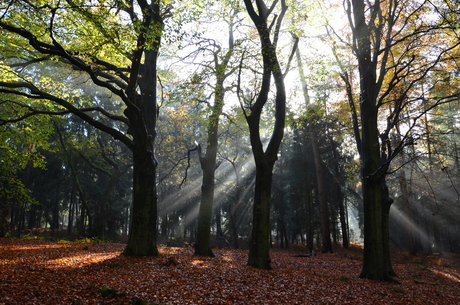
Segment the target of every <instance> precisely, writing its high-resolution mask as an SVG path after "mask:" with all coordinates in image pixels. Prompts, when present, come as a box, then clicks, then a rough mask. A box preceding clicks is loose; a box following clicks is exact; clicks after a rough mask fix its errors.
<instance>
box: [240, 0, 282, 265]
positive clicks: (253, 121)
mask: <svg viewBox="0 0 460 305" xmlns="http://www.w3.org/2000/svg"><path fill="white" fill-rule="evenodd" d="M255 2H256V5H257V7H258V8H259V9H262V10H265V9H266V7H265V3H264V1H263V0H256V1H255ZM244 3H245V6H246V9H247V11H248V14H249V16H250V17H251V20H252V21H253V23H254V25H255V26H256V28H257V31H258V34H259V39H260V43H261V55H262V58H263V73H262V83H261V87H260V90H259V92H258V95H257V99H256V101H255V102H254V104H253V105H252V108H251V114H250V115H248V114H247V113H245V115H246V121H247V123H248V126H249V136H250V140H251V147H252V152H253V155H254V161H255V164H256V185H255V190H254V192H255V193H254V206H253V223H252V240H251V244H250V250H249V258H248V265H250V266H253V267H256V268H262V269H271V266H270V254H269V251H270V197H271V184H272V177H273V166H274V165H275V162H276V160H277V155H278V151H279V147H280V144H281V140H282V139H283V135H284V125H285V120H286V90H285V87H284V75H283V73H282V71H281V67H280V64H279V61H278V57H277V54H276V43H275V42H276V41H277V39H278V36H277V35H278V33H279V30H280V26H281V22H282V20H283V16H284V14H285V13H286V10H287V6H286V3H285V1H284V0H282V1H281V12H280V15H279V16H278V18H277V19H276V24H275V25H274V28H275V38H274V41H275V42H272V41H271V38H270V29H271V26H270V29H269V27H268V24H267V18H268V16H267V14H266V12H265V11H259V14H257V13H256V11H255V9H254V6H253V3H252V1H251V0H244ZM272 76H273V79H274V83H275V87H276V94H275V103H274V104H275V115H274V117H275V121H274V127H273V131H272V134H271V137H270V138H269V139H268V144H267V146H266V149H265V151H264V145H263V143H262V139H261V134H260V118H261V114H262V111H263V108H264V106H265V105H266V103H267V101H268V96H269V93H270V87H271V84H270V83H271V78H272Z"/></svg>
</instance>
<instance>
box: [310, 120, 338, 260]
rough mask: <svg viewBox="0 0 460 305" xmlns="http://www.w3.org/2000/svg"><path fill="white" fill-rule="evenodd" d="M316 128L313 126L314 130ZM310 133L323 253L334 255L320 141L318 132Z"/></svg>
mask: <svg viewBox="0 0 460 305" xmlns="http://www.w3.org/2000/svg"><path fill="white" fill-rule="evenodd" d="M314 127H316V126H311V128H313V130H314V129H315V128H314ZM313 130H312V131H310V138H311V143H312V150H313V159H314V161H315V169H316V187H317V190H318V194H317V198H318V203H319V219H320V224H321V252H322V253H332V252H333V249H332V243H331V232H330V224H329V211H328V206H327V200H326V191H325V188H324V174H323V167H322V161H321V155H320V151H319V144H318V139H316V137H315V134H318V132H317V131H313Z"/></svg>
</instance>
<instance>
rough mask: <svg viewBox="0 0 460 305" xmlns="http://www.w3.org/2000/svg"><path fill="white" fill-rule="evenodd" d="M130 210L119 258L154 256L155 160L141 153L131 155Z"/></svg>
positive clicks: (136, 152)
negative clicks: (131, 185) (126, 238)
mask: <svg viewBox="0 0 460 305" xmlns="http://www.w3.org/2000/svg"><path fill="white" fill-rule="evenodd" d="M133 161H134V166H133V209H132V216H131V217H132V221H131V226H130V229H129V239H128V244H127V246H126V248H125V250H124V251H123V253H122V254H123V255H135V256H158V255H159V252H158V249H157V245H156V232H157V228H156V223H157V222H156V219H157V198H156V189H155V182H156V179H155V178H156V177H155V168H156V164H155V160H154V159H153V156H152V155H151V154H149V153H148V152H146V151H145V150H142V149H141V150H140V151H134V152H133Z"/></svg>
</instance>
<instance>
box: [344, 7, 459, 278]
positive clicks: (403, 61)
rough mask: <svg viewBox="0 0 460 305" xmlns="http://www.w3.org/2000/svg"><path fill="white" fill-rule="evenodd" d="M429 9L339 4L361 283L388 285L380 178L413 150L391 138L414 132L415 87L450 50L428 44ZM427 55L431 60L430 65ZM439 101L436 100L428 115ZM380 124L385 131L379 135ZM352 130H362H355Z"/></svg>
mask: <svg viewBox="0 0 460 305" xmlns="http://www.w3.org/2000/svg"><path fill="white" fill-rule="evenodd" d="M430 6H431V4H430V3H429V2H428V1H426V2H425V1H422V2H416V1H414V2H410V3H406V2H405V3H404V5H403V3H402V2H401V1H399V0H388V1H383V2H382V1H374V2H366V1H363V0H350V1H346V2H345V9H346V12H347V15H348V19H349V23H350V27H351V31H352V35H353V36H352V43H351V45H350V46H351V48H352V50H353V54H354V56H355V57H356V60H357V66H358V71H359V80H360V81H359V100H360V102H359V105H360V109H359V110H360V122H357V115H355V114H356V113H357V112H356V108H355V104H354V102H353V99H354V94H353V92H352V89H351V81H350V74H348V73H346V72H344V71H343V70H342V74H341V77H342V79H343V80H344V82H345V84H346V87H347V95H348V97H349V101H350V106H351V110H352V113H353V114H354V116H353V117H354V126H355V128H354V132H355V138H356V139H357V147H358V151H359V153H360V157H361V162H362V165H361V175H362V191H363V205H364V260H363V269H362V272H361V275H360V277H362V278H369V279H376V280H388V281H394V278H393V276H394V275H395V273H394V271H393V268H392V265H391V260H390V248H389V214H390V207H391V204H392V203H393V199H392V198H390V195H389V189H388V186H387V182H386V176H387V174H388V173H389V172H390V171H389V167H390V164H391V161H392V160H393V159H394V158H395V157H396V156H397V155H398V154H399V153H400V152H401V151H402V149H403V148H404V147H405V146H407V145H412V144H413V142H414V139H413V138H412V137H411V136H410V133H409V132H407V133H405V134H403V135H401V141H399V142H398V143H397V145H395V146H392V143H391V141H390V139H389V135H390V132H391V131H392V130H394V129H395V127H396V126H397V125H398V124H400V123H401V122H402V121H405V122H408V125H409V127H408V130H409V131H410V130H412V129H413V128H414V127H415V122H416V121H417V119H419V118H420V117H421V116H422V114H423V113H424V112H426V111H427V108H426V109H421V110H420V108H418V110H417V105H419V102H420V101H421V100H422V97H423V94H424V92H423V90H420V88H421V87H422V86H423V85H422V84H423V82H424V81H425V79H426V77H427V76H428V75H429V74H430V72H431V71H432V70H434V68H435V67H437V66H438V65H439V63H440V62H441V61H442V60H444V58H445V56H446V55H447V54H448V52H449V51H450V50H451V49H452V48H453V46H452V45H448V44H447V43H446V44H438V45H436V46H433V45H431V44H432V43H433V41H438V38H439V36H437V35H440V32H439V30H440V29H441V27H440V26H439V24H437V22H438V19H437V18H431V17H425V16H428V15H429V14H431V13H430V12H431V10H430V9H429V7H430ZM425 14H427V15H425ZM421 16H423V17H421ZM419 17H420V18H419ZM432 17H434V16H432ZM431 39H432V41H431V43H430V40H431ZM428 54H430V56H431V57H430V60H429V61H428V60H427V56H428ZM434 87H435V86H433V87H431V89H433V88H434ZM438 102H439V100H435V101H434V103H433V104H432V105H430V108H431V109H432V108H433V107H435V106H436V104H437V103H438ZM403 110H407V111H409V110H410V111H411V115H412V116H411V119H412V121H411V120H407V119H406V118H403ZM383 117H385V119H386V125H385V126H384V128H382V130H379V127H380V120H382V118H383ZM358 123H360V127H361V128H360V130H359V129H358V128H356V127H357V126H358Z"/></svg>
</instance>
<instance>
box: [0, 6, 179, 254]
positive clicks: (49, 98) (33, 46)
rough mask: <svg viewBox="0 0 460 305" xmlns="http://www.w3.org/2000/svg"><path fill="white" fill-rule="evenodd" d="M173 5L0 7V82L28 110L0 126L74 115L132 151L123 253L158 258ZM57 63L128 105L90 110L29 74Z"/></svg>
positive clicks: (65, 90) (1, 88)
mask: <svg viewBox="0 0 460 305" xmlns="http://www.w3.org/2000/svg"><path fill="white" fill-rule="evenodd" d="M171 8H172V7H171V6H170V5H169V4H168V2H163V1H161V0H154V1H150V2H149V1H146V0H139V1H95V2H92V3H91V5H88V3H87V2H86V1H80V0H67V1H65V2H57V3H50V4H47V5H43V6H40V5H38V4H37V5H34V4H31V3H30V2H28V1H19V2H18V1H10V3H9V5H8V6H3V7H2V12H1V14H2V16H3V18H2V20H1V21H0V28H1V29H2V41H1V46H2V49H4V50H6V51H7V53H6V55H4V57H3V58H2V62H3V65H4V66H3V67H4V70H6V72H5V73H3V74H2V79H1V80H0V92H1V93H4V94H8V95H10V96H15V99H16V100H15V101H14V103H16V105H19V106H20V107H22V108H23V109H25V110H28V112H27V113H26V114H24V115H22V116H21V117H19V118H10V119H4V120H3V121H2V122H1V124H2V125H3V124H7V123H12V122H17V121H19V120H21V119H23V118H26V117H29V116H32V115H67V114H70V113H71V114H73V115H76V116H78V117H79V118H81V119H82V120H84V121H86V122H87V123H89V124H91V125H92V126H94V127H95V128H97V129H99V130H101V131H102V132H104V133H107V134H108V135H110V136H112V137H113V138H114V139H116V140H119V141H121V142H122V143H124V144H125V145H126V146H127V147H128V148H129V149H130V150H131V152H132V161H133V203H132V220H131V226H130V231H129V241H128V245H127V246H126V249H125V250H124V252H123V254H125V255H140V256H144V255H158V250H157V246H156V231H157V226H156V223H157V219H156V218H157V210H156V209H157V196H156V189H155V187H156V166H157V163H156V160H155V155H154V141H155V137H156V130H155V129H156V121H157V112H158V106H157V93H156V90H157V89H156V82H157V78H156V70H157V58H158V54H159V48H160V44H161V38H162V35H163V29H164V19H165V18H166V17H168V16H169V15H170V11H171ZM127 18H128V19H129V21H130V23H128V22H127V20H126V19H127ZM14 45H16V46H26V47H24V48H21V47H16V48H15V47H13V46H14ZM54 61H58V64H59V65H62V66H63V67H67V69H68V73H69V75H72V74H73V76H74V77H77V76H78V77H80V76H82V75H83V76H86V77H87V78H88V79H90V80H91V81H92V82H93V83H94V84H95V85H97V86H99V87H101V90H106V91H108V92H110V94H112V96H113V97H114V101H116V102H121V103H123V104H124V105H125V107H126V108H125V110H124V112H123V114H118V113H113V112H111V111H110V109H104V108H103V107H100V106H92V105H91V101H89V104H90V105H89V106H87V107H85V105H84V103H77V102H75V99H74V98H73V97H74V96H75V95H77V94H78V93H77V92H76V90H72V89H73V88H66V87H65V84H63V83H61V82H60V81H58V79H57V78H56V79H55V80H54V81H55V83H54V84H53V86H47V85H46V84H47V83H46V82H45V80H43V79H42V80H40V79H38V80H34V79H33V78H31V77H30V76H31V75H33V74H34V64H36V63H43V64H49V63H50V62H54ZM38 77H39V76H38ZM58 84H59V85H60V86H59V85H58ZM59 87H60V88H59ZM47 103H51V106H49V107H47V106H46V105H47ZM53 107H54V108H53ZM97 116H101V117H104V118H106V119H108V120H109V121H112V120H113V121H117V122H120V123H123V124H124V125H125V129H118V128H114V127H113V126H111V125H108V124H106V123H105V121H103V120H99V119H98V117H97Z"/></svg>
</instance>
